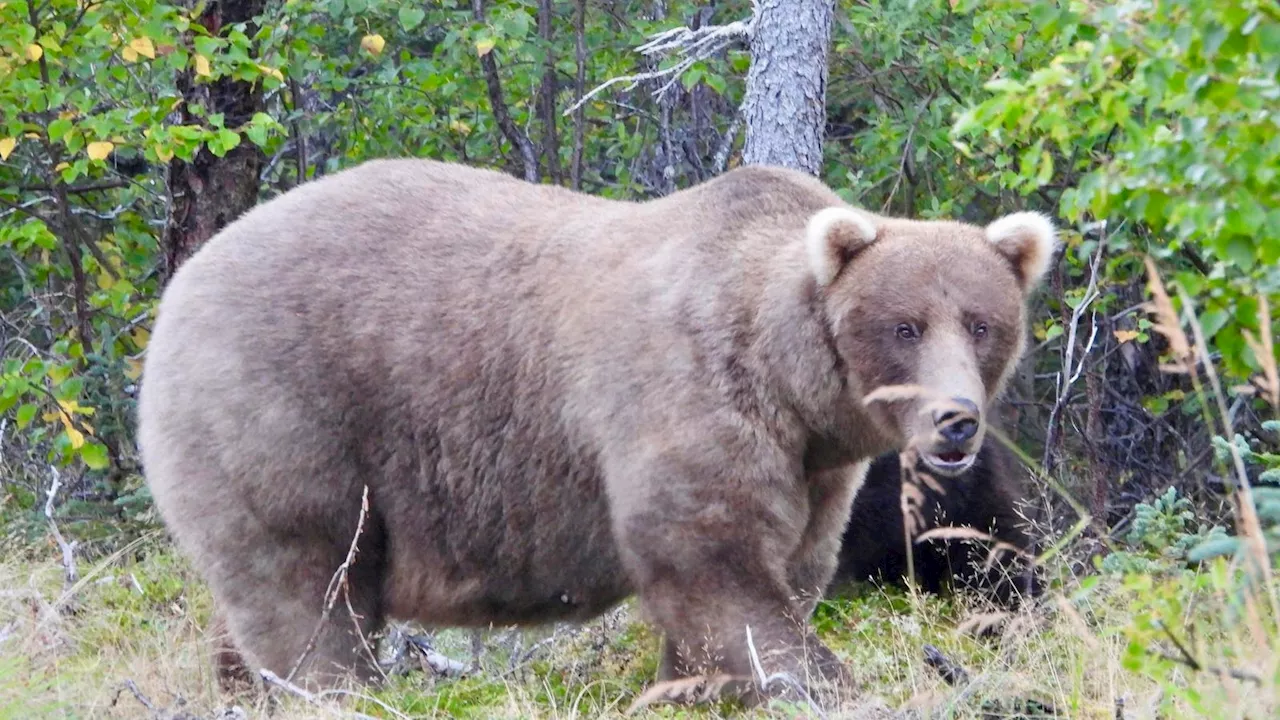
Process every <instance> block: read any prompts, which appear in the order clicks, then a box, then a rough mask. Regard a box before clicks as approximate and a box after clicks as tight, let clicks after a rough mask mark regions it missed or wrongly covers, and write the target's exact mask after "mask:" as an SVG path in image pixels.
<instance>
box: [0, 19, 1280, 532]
mask: <svg viewBox="0 0 1280 720" xmlns="http://www.w3.org/2000/svg"><path fill="white" fill-rule="evenodd" d="M475 7H476V6H475V5H473V3H472V2H460V1H458V0H439V1H434V2H411V1H410V0H288V1H286V2H280V1H279V0H273V1H272V2H269V3H267V4H266V9H265V11H264V13H263V14H262V16H261V17H260V18H259V20H258V22H257V23H256V24H255V25H244V24H230V25H227V26H225V27H221V28H218V29H216V31H210V30H209V29H206V28H204V27H201V26H200V25H199V24H198V23H196V22H195V21H194V18H199V17H200V11H201V7H191V6H187V5H184V4H169V3H164V2H158V1H156V0H0V253H2V254H3V255H4V259H5V261H4V262H3V263H0V323H2V324H0V342H3V366H2V367H0V371H2V374H0V413H2V414H3V419H4V422H5V427H6V432H5V434H4V435H3V443H4V444H5V447H6V455H7V457H9V458H10V460H9V461H8V463H9V465H10V467H8V468H7V470H8V472H6V473H5V474H6V478H5V480H4V481H3V486H2V487H3V493H4V495H3V498H4V499H3V504H0V512H2V513H4V514H6V515H13V514H22V513H31V512H35V511H36V509H37V506H38V505H39V502H38V493H37V492H36V488H37V487H38V485H39V482H40V481H39V478H43V477H45V476H46V475H47V468H48V467H49V466H51V465H52V466H55V467H63V468H69V469H71V470H72V471H74V472H75V473H76V477H77V478H79V479H80V483H79V485H78V490H77V492H78V495H77V497H78V498H79V499H80V500H84V501H85V502H92V501H97V502H99V504H102V502H103V501H105V506H106V507H109V508H110V510H109V512H110V514H111V516H112V517H116V518H119V517H128V516H131V514H136V513H143V514H145V513H146V511H147V510H146V508H147V504H146V502H145V489H144V488H143V487H142V485H141V480H140V476H139V474H138V470H139V468H138V465H137V458H136V454H135V451H134V449H133V446H132V411H133V398H134V395H135V391H136V380H137V378H138V373H139V370H140V359H141V357H142V354H143V353H144V352H145V348H146V342H147V337H148V328H149V326H150V322H151V318H152V314H153V312H154V307H155V301H156V297H157V294H158V292H159V288H160V283H161V280H160V278H161V276H162V270H163V268H162V256H163V252H162V248H161V244H162V237H163V229H164V227H165V225H166V223H167V222H169V221H170V220H171V218H170V217H169V208H170V206H171V197H170V195H169V191H168V188H167V187H166V179H167V174H166V170H167V168H168V166H169V165H170V164H172V163H178V162H183V161H190V160H191V159H192V158H194V157H195V156H196V154H197V153H198V152H200V151H201V150H202V149H203V150H207V151H208V152H210V153H212V154H213V155H214V156H219V157H220V156H222V155H224V154H225V153H227V152H228V151H230V150H231V149H233V148H236V147H238V146H240V145H242V144H251V145H253V146H254V147H257V148H259V149H260V150H261V152H262V154H263V156H264V158H265V159H266V162H265V163H264V171H263V173H262V176H261V178H260V184H261V187H260V195H261V197H262V198H263V199H265V198H269V197H271V196H273V195H275V194H278V193H280V192H283V191H285V190H287V189H288V188H290V187H293V186H294V185H296V184H297V183H298V182H305V181H307V180H309V179H313V178H314V177H317V176H319V175H321V174H326V173H332V172H334V171H337V170H339V169H340V168H343V167H346V166H350V165H351V164H354V163H357V162H360V161H362V160H365V159H368V158H373V157H384V156H404V155H411V156H421V157H432V158H439V159H444V160H454V161H461V162H468V163H473V164H478V165H485V166H493V167H500V168H505V169H508V170H511V171H512V172H518V163H517V161H516V160H515V158H516V157H517V153H516V152H515V150H514V148H513V147H512V144H511V139H510V137H508V136H506V135H504V133H503V132H502V130H501V128H500V127H499V124H498V122H497V120H496V117H495V112H494V108H493V105H492V103H491V100H490V88H489V87H488V85H487V84H486V79H485V77H484V72H483V70H482V66H481V57H482V56H485V55H489V56H491V57H493V58H496V59H497V63H498V68H499V80H500V82H501V85H502V99H503V102H504V105H505V106H506V109H507V110H508V111H509V113H510V116H511V119H512V121H513V122H514V124H515V126H516V127H518V128H520V129H521V131H522V132H523V133H525V134H526V135H527V136H528V137H529V138H530V140H531V141H532V142H534V143H536V144H537V145H538V147H539V154H540V160H539V175H540V177H541V178H542V181H544V182H550V181H559V182H564V183H568V182H569V181H568V178H569V177H570V176H571V175H573V174H574V173H573V172H572V165H573V163H574V160H575V158H576V157H580V158H581V165H580V168H581V187H582V189H583V190H584V191H586V192H592V193H598V194H603V195H608V196H612V197H622V198H641V197H646V196H652V195H655V194H660V193H663V192H667V191H670V190H671V189H673V188H676V187H683V186H687V185H689V184H692V183H694V182H697V181H699V180H700V179H704V178H706V177H709V176H710V175H712V174H714V173H715V172H716V170H715V168H714V165H715V161H716V155H717V153H718V152H719V151H721V150H722V149H729V150H736V148H737V147H739V146H740V143H741V140H740V138H738V139H737V140H736V143H737V144H732V143H733V142H734V136H732V135H728V139H727V140H726V133H727V132H728V131H729V130H731V129H733V128H735V127H736V125H735V123H734V122H733V114H734V109H735V108H736V107H737V106H738V105H739V103H740V102H741V100H742V94H743V78H744V77H745V70H746V67H747V65H748V63H749V61H750V60H749V56H748V54H747V51H746V49H745V47H736V48H732V49H730V50H728V51H726V52H723V53H721V54H720V55H718V56H716V57H712V58H709V59H707V60H706V61H704V62H701V63H699V64H697V65H696V66H694V67H693V68H692V69H691V71H690V72H688V73H686V74H685V76H684V77H683V78H682V80H681V82H680V84H679V86H678V87H677V88H676V91H675V92H674V93H673V94H671V95H668V96H667V97H666V98H665V99H664V100H658V99H655V98H654V97H653V96H652V94H651V91H652V90H654V89H655V87H656V86H655V85H654V84H653V83H642V84H640V86H639V87H637V88H634V89H624V86H618V87H617V88H616V89H615V90H616V91H615V90H610V91H606V92H605V93H603V94H601V95H599V96H597V97H596V98H595V99H594V100H593V101H591V102H588V103H587V104H586V105H585V107H584V110H583V112H582V114H581V117H580V118H579V117H575V116H572V115H564V114H563V113H562V111H563V110H564V109H565V108H567V107H568V106H569V105H570V104H571V103H572V102H573V100H574V99H576V97H577V96H578V94H579V93H581V92H582V91H583V90H585V89H590V88H591V87H594V86H595V85H597V84H599V83H600V82H603V81H604V80H606V79H609V78H611V77H616V76H619V75H625V74H629V73H635V72H638V71H642V70H644V69H645V67H644V65H643V62H642V60H641V58H640V57H639V56H638V54H636V53H635V52H634V50H633V49H634V48H635V47H636V46H637V45H639V44H641V43H642V42H643V41H644V40H645V38H646V37H647V36H648V35H650V34H651V33H653V32H656V31H658V30H662V29H666V28H669V27H672V26H674V25H677V24H682V23H687V22H690V21H691V20H692V19H693V18H694V17H695V16H698V15H699V13H703V14H704V15H705V17H703V18H702V21H704V22H727V21H730V20H733V19H738V18H741V17H745V16H746V15H747V14H748V13H749V12H750V4H749V3H747V2H727V3H721V4H718V5H717V6H715V8H714V13H713V15H714V16H712V14H707V13H706V8H704V7H703V6H702V5H701V4H699V3H694V2H687V1H684V0H680V1H675V2H670V3H665V4H654V3H639V2H610V3H602V2H589V3H586V5H585V6H584V15H583V29H582V44H583V47H584V49H585V51H586V52H585V55H584V57H583V61H584V62H583V68H582V72H583V75H584V77H583V81H582V86H581V87H578V80H577V78H576V75H577V73H578V70H579V68H578V58H577V51H576V41H577V38H576V37H575V12H576V11H577V9H578V7H577V5H576V4H574V3H570V2H566V1H562V0H557V1H555V2H552V3H551V5H550V7H551V8H552V9H553V10H554V18H553V22H552V24H551V27H550V28H549V31H548V32H539V28H538V21H537V16H538V9H539V5H538V3H536V2H530V1H528V0H492V1H490V2H488V3H487V4H486V5H485V6H484V12H483V13H481V16H480V18H479V19H477V17H476V15H475ZM836 16H837V17H836V24H835V32H834V36H833V38H832V45H831V47H832V51H831V58H830V63H831V80H830V85H829V114H830V123H829V128H828V129H829V139H828V143H827V148H826V165H825V173H824V175H825V179H826V180H827V181H828V182H830V183H831V184H833V185H835V186H837V187H839V188H840V191H841V192H842V193H844V194H845V195H846V197H847V198H848V199H849V200H851V201H852V202H855V203H858V204H862V205H866V206H868V207H872V208H875V209H878V210H883V211H886V212H891V213H896V214H910V215H915V216H920V217H947V216H956V217H962V218H965V219H968V220H972V221H977V222H981V221H985V220H987V219H990V218H991V217H993V216H994V215H996V214H998V213H1001V212H1005V211H1009V210H1013V209H1023V208H1028V207H1029V208H1033V209H1041V210H1045V211H1048V212H1050V213H1052V214H1054V215H1056V216H1057V217H1059V219H1060V221H1061V222H1062V224H1063V225H1064V227H1065V228H1066V231H1065V233H1064V235H1065V238H1066V240H1067V251H1066V259H1065V261H1064V262H1063V264H1062V270H1061V277H1060V278H1059V279H1058V281H1057V284H1056V285H1055V286H1054V288H1052V289H1051V291H1050V292H1048V293H1047V294H1046V297H1045V298H1044V305H1043V306H1042V308H1041V312H1039V313H1038V315H1037V318H1036V328H1035V329H1036V338H1037V340H1038V341H1040V342H1041V343H1042V347H1041V348H1039V349H1040V350H1045V349H1060V348H1061V347H1062V346H1063V343H1065V341H1066V338H1067V335H1066V333H1065V332H1064V331H1065V329H1066V328H1065V327H1064V323H1065V322H1066V320H1067V318H1068V317H1069V315H1070V313H1071V309H1072V308H1074V307H1076V306H1077V305H1079V304H1080V303H1081V302H1082V299H1083V298H1084V296H1085V284H1086V282H1085V281H1086V279H1087V274H1088V264H1089V262H1088V261H1089V258H1091V257H1092V256H1093V255H1094V253H1095V252H1096V251H1097V246H1098V243H1099V242H1100V241H1101V239H1102V238H1104V237H1105V239H1106V242H1107V256H1106V263H1105V265H1104V266H1103V270H1102V277H1101V278H1099V279H1098V283H1099V287H1100V288H1101V289H1102V290H1103V291H1104V292H1103V297H1101V298H1100V299H1098V300H1097V302H1096V304H1095V305H1094V311H1095V312H1097V311H1110V312H1114V311H1117V310H1119V309H1120V308H1119V304H1120V303H1121V302H1130V301H1132V300H1133V299H1134V298H1133V295H1134V292H1137V293H1138V295H1140V294H1141V284H1142V282H1144V277H1143V272H1142V264H1141V258H1142V256H1143V255H1146V254H1149V255H1151V256H1153V257H1154V258H1155V259H1156V260H1157V262H1158V263H1159V266H1160V268H1161V271H1162V273H1163V274H1164V275H1165V276H1166V277H1169V278H1172V279H1174V280H1175V281H1176V283H1177V285H1178V286H1180V287H1181V288H1183V289H1184V290H1185V291H1186V297H1187V298H1188V299H1190V300H1191V301H1192V302H1193V309H1194V311H1195V312H1196V313H1197V314H1198V316H1199V319H1200V321H1201V322H1202V324H1203V325H1204V327H1205V330H1206V334H1207V336H1208V340H1209V342H1210V344H1211V346H1212V347H1213V349H1214V351H1215V353H1216V354H1217V355H1216V359H1218V360H1220V361H1221V363H1222V364H1223V366H1224V367H1225V369H1226V370H1227V372H1228V374H1229V376H1230V377H1229V378H1228V380H1229V381H1230V383H1232V384H1234V385H1241V384H1247V383H1248V382H1250V380H1251V378H1257V377H1258V376H1259V373H1260V372H1261V371H1262V369H1263V367H1264V365H1265V363H1262V362H1260V358H1259V356H1258V352H1259V348H1260V347H1261V346H1260V345H1258V344H1257V342H1253V343H1251V342H1250V341H1249V338H1251V337H1252V338H1255V339H1256V338H1257V337H1258V336H1259V333H1260V331H1261V329H1262V328H1261V327H1260V322H1264V321H1263V320H1260V317H1262V316H1261V315H1260V312H1259V309H1260V301H1261V300H1262V299H1264V298H1265V299H1266V300H1267V301H1268V302H1269V303H1270V305H1271V306H1272V307H1274V306H1275V305H1276V304H1277V300H1278V299H1280V203H1277V200H1278V199H1280V198H1278V197H1277V196H1278V194H1280V133H1278V132H1276V130H1277V128H1276V123H1277V122H1280V120H1278V118H1280V113H1277V110H1280V87H1278V86H1277V77H1278V75H1280V8H1278V7H1277V6H1276V5H1275V3H1272V2H1267V1H1265V0H1246V1H1243V2H1235V3H1219V2H1214V1H1212V0H1173V1H1164V2H1155V1H1154V0H1149V1H1145V2H1143V1H1135V2H1127V3H1122V4H1107V5H1103V4H1096V3H1091V2H1083V1H1080V0H1058V1H1050V0H1035V1H1033V2H1021V1H1020V0H998V1H996V2H977V1H976V0H960V1H956V0H951V1H943V0H930V1H926V0H840V1H839V2H838V3H837V12H836ZM548 67H550V68H552V70H553V74H554V75H555V77H556V79H557V82H556V87H555V90H554V101H555V110H556V112H555V113H554V114H551V115H548V114H547V113H545V112H539V110H538V93H539V88H540V87H541V86H542V83H544V82H545V74H546V72H547V68H548ZM180 73H189V74H191V75H192V76H193V77H194V78H195V80H196V87H197V88H206V89H209V88H213V87H214V85H213V83H214V81H216V80H217V79H218V78H225V77H231V78H235V79H238V80H243V81H246V82H249V83H253V84H255V85H256V86H258V87H259V88H260V89H261V90H262V92H263V94H264V99H265V101H264V105H265V107H264V110H263V111H262V112H258V113H256V114H254V115H253V116H252V117H251V118H249V119H247V120H245V121H244V122H241V123H239V124H234V125H232V124H229V122H228V120H227V118H226V117H224V116H222V115H220V114H218V113H214V112H210V111H208V110H207V109H206V108H205V107H204V106H203V105H201V103H200V102H199V101H198V97H196V98H184V97H183V95H182V94H181V93H180V92H179V86H178V84H177V77H178V75H179V74H180ZM184 108H185V110H186V111H187V112H188V113H189V115H188V116H186V117H190V118H194V121H192V122H187V123H185V124H183V123H182V122H180V121H181V119H182V117H184V116H182V115H180V114H179V113H178V111H179V110H181V109H184ZM552 130H554V131H555V132H556V133H557V135H558V138H559V141H558V147H557V148H556V149H555V152H551V151H550V150H549V149H548V148H549V146H548V144H547V143H546V142H545V138H547V137H548V133H549V132H550V131H552ZM575 131H579V132H580V135H581V138H582V139H581V147H580V148H578V149H577V150H576V151H575V147H574V144H575V143H574V138H575ZM304 141H305V148H306V149H305V151H302V150H300V148H301V147H303V143H304ZM735 162H736V158H735V156H734V155H733V153H732V152H731V153H730V158H729V162H728V164H729V165H730V166H731V165H733V164H734V163H735ZM1098 221H1105V222H1106V225H1105V230H1104V231H1102V233H1101V234H1099V233H1098V232H1097V231H1096V230H1094V231H1087V232H1086V231H1085V230H1086V229H1087V228H1088V227H1094V228H1096V227H1099V226H1098V225H1096V223H1098ZM1135 288H1136V290H1135ZM1125 298H1128V299H1125ZM1139 299H1140V298H1139ZM1272 322H1273V323H1274V319H1272ZM1117 327H1118V326H1117ZM1148 328H1149V323H1147V322H1146V321H1145V320H1142V321H1140V322H1138V323H1137V324H1136V325H1134V326H1133V329H1132V330H1125V329H1124V328H1119V329H1120V331H1121V332H1129V333H1131V335H1127V336H1126V337H1125V338H1124V339H1123V340H1110V339H1108V340H1107V341H1108V342H1110V345H1109V347H1110V349H1111V350H1115V349H1116V348H1117V347H1118V346H1119V345H1122V344H1124V343H1126V342H1128V343H1135V344H1138V345H1141V346H1143V349H1144V352H1146V353H1148V354H1149V355H1151V356H1152V357H1155V358H1157V359H1160V360H1168V359H1169V358H1168V348H1167V347H1166V346H1165V345H1164V344H1162V341H1161V339H1160V338H1159V337H1157V336H1155V335H1152V334H1150V333H1148V332H1147V330H1148ZM1273 331H1274V328H1273ZM1117 337H1120V336H1119V335H1117ZM1039 357H1041V358H1042V359H1041V361H1040V367H1039V370H1041V371H1042V376H1047V374H1049V373H1052V372H1054V371H1056V370H1057V369H1058V366H1057V364H1056V363H1058V360H1057V358H1056V357H1055V356H1054V355H1053V353H1051V352H1041V353H1040V354H1039ZM1029 392H1030V393H1031V395H1032V396H1033V398H1035V399H1037V400H1040V401H1042V400H1043V398H1044V396H1045V394H1046V392H1047V391H1046V390H1045V387H1044V383H1043V382H1041V384H1040V385H1034V384H1033V386H1031V387H1030V388H1029ZM1136 392H1138V393H1139V394H1140V395H1142V396H1141V397H1134V398H1131V400H1133V401H1134V402H1137V403H1140V404H1141V405H1142V407H1143V408H1144V409H1145V410H1144V411H1145V412H1146V413H1148V415H1149V416H1150V417H1149V418H1148V419H1153V421H1154V420H1158V419H1160V418H1161V417H1163V416H1165V415H1166V414H1168V413H1170V412H1176V410H1171V408H1181V410H1182V413H1183V415H1194V414H1195V413H1196V412H1197V408H1196V407H1194V405H1193V403H1194V402H1195V400H1194V398H1190V397H1189V396H1188V395H1187V394H1186V393H1185V388H1183V387H1181V386H1178V385H1176V384H1172V385H1171V384H1169V383H1163V384H1160V383H1156V384H1154V385H1151V386H1148V387H1144V388H1140V389H1139V390H1138V391H1136ZM1240 397H1241V398H1242V402H1244V403H1245V404H1246V405H1250V406H1257V407H1261V405H1260V401H1259V400H1256V399H1250V397H1249V396H1244V395H1242V396H1240ZM1207 438H1208V434H1206V435H1205V438H1203V439H1202V440H1203V441H1204V442H1207Z"/></svg>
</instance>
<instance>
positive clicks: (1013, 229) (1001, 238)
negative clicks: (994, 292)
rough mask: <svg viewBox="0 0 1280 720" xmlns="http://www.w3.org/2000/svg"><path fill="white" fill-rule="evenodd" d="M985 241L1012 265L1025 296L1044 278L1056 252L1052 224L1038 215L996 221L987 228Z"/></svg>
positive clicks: (1018, 215) (1016, 214) (1055, 236)
mask: <svg viewBox="0 0 1280 720" xmlns="http://www.w3.org/2000/svg"><path fill="white" fill-rule="evenodd" d="M987 240H988V241H990V242H991V244H992V245H994V246H995V248H996V252H998V253H1000V254H1001V255H1003V256H1005V258H1007V259H1008V260H1009V263H1010V264H1011V265H1013V272H1014V274H1016V275H1017V276H1018V283H1019V284H1020V285H1021V286H1022V291H1023V292H1024V293H1028V292H1031V290H1032V288H1034V287H1035V286H1036V285H1037V284H1038V283H1039V282H1040V280H1041V279H1042V278H1044V274H1045V273H1046V272H1048V271H1049V267H1050V264H1051V263H1052V261H1053V255H1054V253H1055V252H1057V251H1058V232H1057V230H1056V229H1055V228H1054V226H1053V221H1052V220H1050V219H1049V218H1048V216H1046V215H1042V214H1040V213H1037V212H1016V213H1013V214H1010V215H1005V216H1004V217H1002V218H1000V219H998V220H995V221H994V222H992V223H991V224H990V225H988V226H987Z"/></svg>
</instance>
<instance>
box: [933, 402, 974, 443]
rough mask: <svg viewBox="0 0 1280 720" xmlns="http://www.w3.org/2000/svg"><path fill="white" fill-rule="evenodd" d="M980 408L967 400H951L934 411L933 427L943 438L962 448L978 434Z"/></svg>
mask: <svg viewBox="0 0 1280 720" xmlns="http://www.w3.org/2000/svg"><path fill="white" fill-rule="evenodd" d="M979 417H981V415H980V413H979V411H978V406H977V405H976V404H975V403H974V402H973V401H972V400H969V399H967V398H951V400H950V401H948V402H947V403H946V404H945V405H943V406H941V407H936V408H934V409H933V426H934V427H935V428H937V430H938V433H939V434H940V435H942V438H943V439H944V440H946V441H947V442H949V443H952V444H954V445H955V446H956V448H957V449H958V448H961V447H963V446H964V444H965V443H967V442H968V441H970V440H972V439H973V437H974V436H975V435H977V434H978V419H979Z"/></svg>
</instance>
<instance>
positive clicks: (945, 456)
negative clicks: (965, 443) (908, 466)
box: [920, 450, 978, 475]
mask: <svg viewBox="0 0 1280 720" xmlns="http://www.w3.org/2000/svg"><path fill="white" fill-rule="evenodd" d="M920 457H921V459H922V460H924V462H925V465H928V466H929V468H930V469H931V470H934V471H935V472H938V473H941V474H943V475H959V474H960V473H962V472H964V471H965V470H968V469H969V468H971V467H973V463H974V461H975V460H977V458H978V456H977V455H975V454H972V453H966V452H963V451H960V450H948V451H946V452H941V453H922V454H921V456H920Z"/></svg>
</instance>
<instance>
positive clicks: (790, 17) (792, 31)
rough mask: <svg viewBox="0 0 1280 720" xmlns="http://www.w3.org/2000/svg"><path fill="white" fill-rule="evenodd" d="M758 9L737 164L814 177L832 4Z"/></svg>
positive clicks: (801, 1) (792, 2)
mask: <svg viewBox="0 0 1280 720" xmlns="http://www.w3.org/2000/svg"><path fill="white" fill-rule="evenodd" d="M757 7H758V9H757V10H756V18H755V32H754V34H753V35H752V38H751V68H750V70H748V71H747V88H746V98H745V99H744V101H743V106H742V110H743V116H744V118H745V119H746V125H747V131H746V145H745V147H744V148H743V151H742V161H743V162H744V163H745V164H749V165H780V166H783V167H789V168H794V169H796V170H802V171H804V172H807V173H809V174H810V175H818V174H819V172H821V170H822V141H823V136H824V134H825V132H826V124H827V112H826V98H827V45H828V43H829V40H830V37H831V22H832V15H833V13H834V3H833V0H760V2H759V4H758V6H757Z"/></svg>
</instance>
